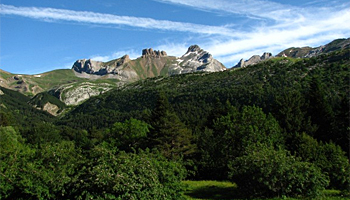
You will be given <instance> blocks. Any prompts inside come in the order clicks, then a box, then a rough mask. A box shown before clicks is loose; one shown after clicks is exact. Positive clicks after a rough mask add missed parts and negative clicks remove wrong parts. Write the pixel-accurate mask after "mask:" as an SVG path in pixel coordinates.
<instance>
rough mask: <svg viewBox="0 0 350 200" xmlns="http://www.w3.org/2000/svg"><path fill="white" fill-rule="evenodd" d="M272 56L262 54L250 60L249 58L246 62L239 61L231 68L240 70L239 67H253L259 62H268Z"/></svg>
mask: <svg viewBox="0 0 350 200" xmlns="http://www.w3.org/2000/svg"><path fill="white" fill-rule="evenodd" d="M272 57H273V56H272V54H271V53H267V52H265V53H263V55H262V56H258V55H254V56H252V57H251V58H249V59H248V60H246V61H244V59H241V60H240V61H239V62H238V64H237V65H235V66H234V67H233V68H241V67H247V66H249V65H255V64H257V63H259V62H261V61H264V60H268V59H270V58H272Z"/></svg>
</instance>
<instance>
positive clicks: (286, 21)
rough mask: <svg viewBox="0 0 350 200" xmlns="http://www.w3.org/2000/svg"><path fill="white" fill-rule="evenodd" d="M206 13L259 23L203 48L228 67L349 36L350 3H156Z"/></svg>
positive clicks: (258, 0) (192, 0)
mask: <svg viewBox="0 0 350 200" xmlns="http://www.w3.org/2000/svg"><path fill="white" fill-rule="evenodd" d="M155 1H158V2H164V3H171V4H176V5H182V6H187V7H191V8H194V9H199V10H204V11H209V12H211V11H220V12H226V13H231V14H234V15H245V16H246V17H249V18H250V19H254V18H255V17H256V20H257V21H261V19H269V21H267V22H266V21H264V22H263V23H261V24H260V25H257V26H255V27H251V28H250V29H246V30H244V31H242V30H234V27H231V29H232V30H233V31H235V33H236V36H235V37H234V38H233V37H221V36H218V37H215V38H213V37H211V38H210V39H208V40H207V41H206V42H202V46H203V47H204V48H205V49H206V50H208V51H209V52H211V53H212V54H213V55H214V56H216V57H217V58H218V59H219V60H221V61H222V62H223V63H225V64H226V65H227V64H229V67H230V66H232V65H233V64H234V63H236V62H238V60H239V59H241V58H244V59H248V58H249V57H250V56H251V53H254V54H258V55H260V54H262V53H263V52H264V51H268V52H272V53H279V51H281V50H283V49H285V48H288V47H291V46H305V45H310V46H314V45H320V44H324V43H325V42H328V41H330V40H333V39H335V38H344V37H350V26H349V25H348V23H349V21H350V2H348V3H344V2H343V3H338V4H336V3H333V4H332V5H336V6H333V7H315V6H310V7H303V8H301V7H296V6H291V5H285V4H281V3H276V2H272V1H262V0H237V1H229V0H216V1H211V0H201V1H198V0H155Z"/></svg>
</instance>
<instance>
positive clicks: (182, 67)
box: [171, 45, 226, 74]
mask: <svg viewBox="0 0 350 200" xmlns="http://www.w3.org/2000/svg"><path fill="white" fill-rule="evenodd" d="M177 62H178V64H177V66H174V67H173V68H172V71H171V74H184V73H191V72H196V71H205V72H218V71H224V70H226V67H225V66H224V65H223V64H222V63H221V62H219V61H217V60H216V59H214V58H213V56H212V55H211V54H210V53H208V52H207V51H204V50H203V49H201V48H200V47H199V46H198V45H192V46H190V47H189V48H188V50H187V52H186V53H185V54H184V55H183V56H181V57H180V58H178V59H177Z"/></svg>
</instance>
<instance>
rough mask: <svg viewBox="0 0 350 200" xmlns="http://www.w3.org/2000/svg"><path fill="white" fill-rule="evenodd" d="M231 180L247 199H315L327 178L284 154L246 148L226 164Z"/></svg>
mask: <svg viewBox="0 0 350 200" xmlns="http://www.w3.org/2000/svg"><path fill="white" fill-rule="evenodd" d="M229 168H230V170H231V171H230V173H229V175H230V177H231V180H232V181H233V182H235V183H237V185H238V187H239V189H240V190H241V191H242V192H244V193H245V194H247V195H249V196H255V197H282V196H307V197H315V196H319V195H320V194H321V193H322V191H323V190H324V188H325V187H326V186H327V184H328V180H327V177H326V176H325V175H323V174H322V173H321V170H320V169H319V168H317V167H315V166H314V165H313V164H310V163H307V162H301V161H299V160H298V159H296V158H295V157H293V156H290V155H288V153H287V151H285V150H274V149H272V148H268V147H254V148H252V147H251V148H250V149H249V150H248V151H247V153H246V155H243V156H241V157H238V158H236V159H235V160H233V161H232V162H231V163H230V164H229Z"/></svg>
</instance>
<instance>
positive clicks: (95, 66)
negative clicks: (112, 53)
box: [72, 55, 130, 75]
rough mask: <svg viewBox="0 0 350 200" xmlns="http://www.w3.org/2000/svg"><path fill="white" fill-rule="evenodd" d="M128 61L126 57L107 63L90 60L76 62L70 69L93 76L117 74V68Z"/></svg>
mask: <svg viewBox="0 0 350 200" xmlns="http://www.w3.org/2000/svg"><path fill="white" fill-rule="evenodd" d="M129 61H130V58H129V56H128V55H125V56H123V57H121V58H119V59H116V60H112V61H109V62H107V63H104V62H101V61H94V60H91V59H88V60H86V59H82V60H77V61H76V62H75V63H74V64H73V67H72V69H73V70H74V71H76V72H78V73H83V72H84V73H86V74H93V75H106V74H118V73H117V72H118V67H120V66H122V65H123V64H125V63H127V62H129Z"/></svg>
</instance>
